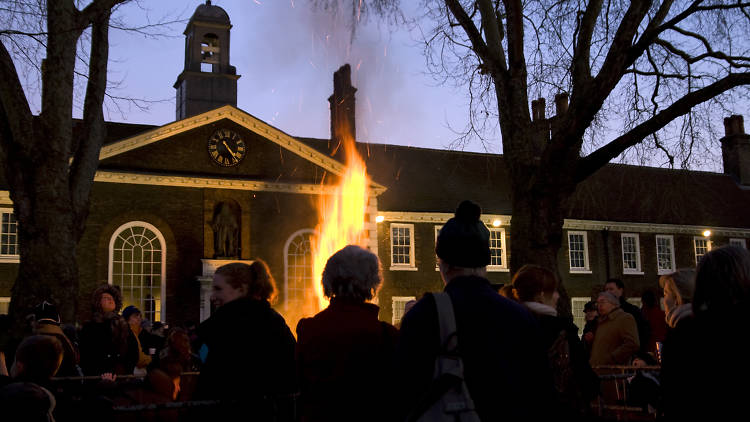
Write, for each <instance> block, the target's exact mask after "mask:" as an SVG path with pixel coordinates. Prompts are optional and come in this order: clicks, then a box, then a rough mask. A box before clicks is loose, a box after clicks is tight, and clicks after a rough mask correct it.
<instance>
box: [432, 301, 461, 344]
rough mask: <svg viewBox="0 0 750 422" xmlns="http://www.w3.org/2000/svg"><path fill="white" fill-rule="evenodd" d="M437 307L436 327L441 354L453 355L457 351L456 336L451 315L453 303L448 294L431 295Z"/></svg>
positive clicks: (452, 314) (454, 324)
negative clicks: (437, 328)
mask: <svg viewBox="0 0 750 422" xmlns="http://www.w3.org/2000/svg"><path fill="white" fill-rule="evenodd" d="M432 297H433V298H435V306H436V307H437V317H438V325H439V328H440V348H441V352H442V353H449V354H452V353H455V352H456V350H457V349H458V336H457V335H456V316H455V314H454V313H453V302H451V297H450V296H448V293H445V292H439V293H432Z"/></svg>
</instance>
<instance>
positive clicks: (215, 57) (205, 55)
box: [201, 34, 221, 72]
mask: <svg viewBox="0 0 750 422" xmlns="http://www.w3.org/2000/svg"><path fill="white" fill-rule="evenodd" d="M220 52H221V49H220V48H219V37H217V36H216V34H206V35H204V36H203V40H201V63H208V64H219V53H220ZM210 71H211V70H209V72H210Z"/></svg>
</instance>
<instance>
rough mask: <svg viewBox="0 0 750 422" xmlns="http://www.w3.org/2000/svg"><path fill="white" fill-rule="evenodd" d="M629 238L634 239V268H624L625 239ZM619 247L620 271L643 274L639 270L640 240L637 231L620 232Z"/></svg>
mask: <svg viewBox="0 0 750 422" xmlns="http://www.w3.org/2000/svg"><path fill="white" fill-rule="evenodd" d="M626 238H631V239H634V240H635V268H625V239H626ZM620 248H621V252H622V273H623V274H635V275H643V271H642V270H641V241H640V236H639V235H638V233H622V234H620Z"/></svg>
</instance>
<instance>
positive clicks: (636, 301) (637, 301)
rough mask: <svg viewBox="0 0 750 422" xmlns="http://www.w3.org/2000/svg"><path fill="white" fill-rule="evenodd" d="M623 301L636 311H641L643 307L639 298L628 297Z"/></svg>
mask: <svg viewBox="0 0 750 422" xmlns="http://www.w3.org/2000/svg"><path fill="white" fill-rule="evenodd" d="M625 301H626V302H628V303H629V304H631V305H633V306H635V307H636V308H638V309H641V308H642V307H643V300H642V299H641V298H639V297H629V298H627V299H625Z"/></svg>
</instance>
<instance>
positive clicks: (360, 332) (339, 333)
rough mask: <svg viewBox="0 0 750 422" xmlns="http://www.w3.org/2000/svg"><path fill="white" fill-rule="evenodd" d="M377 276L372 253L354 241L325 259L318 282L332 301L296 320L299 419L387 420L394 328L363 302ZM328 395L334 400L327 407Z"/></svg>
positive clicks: (376, 284) (375, 285)
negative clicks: (314, 313)
mask: <svg viewBox="0 0 750 422" xmlns="http://www.w3.org/2000/svg"><path fill="white" fill-rule="evenodd" d="M381 281H382V279H381V276H380V262H379V261H378V257H377V255H375V254H373V253H372V252H370V251H368V250H365V249H363V248H361V247H359V246H354V245H349V246H346V247H345V248H343V249H341V250H340V251H338V252H336V253H335V254H333V255H332V256H331V257H330V258H329V259H328V262H327V263H326V266H325V269H324V270H323V278H322V284H323V293H324V294H325V295H326V297H329V298H330V299H331V303H330V305H328V307H327V308H326V309H324V310H323V311H321V312H320V313H318V314H317V315H315V316H314V317H312V318H303V319H301V320H300V321H299V324H298V325H297V366H298V373H299V379H300V394H301V396H300V400H301V403H302V405H301V412H300V413H301V415H302V420H303V421H304V422H324V421H353V420H357V421H373V422H374V421H383V420H389V417H390V414H389V405H390V402H391V401H390V397H388V396H387V393H388V392H389V391H391V389H392V387H393V383H394V382H396V380H397V378H398V377H397V376H396V374H394V372H393V355H394V352H395V348H396V336H397V331H396V328H395V327H393V326H392V325H391V324H388V323H387V322H383V321H380V320H378V312H379V310H380V309H379V308H378V306H377V305H374V304H372V303H368V301H370V300H372V298H374V297H376V295H377V291H378V288H379V287H380V284H381ZM331 400H334V401H335V402H336V403H337V404H336V405H335V406H331V405H330V401H331ZM373 403H377V406H373ZM364 409H368V410H367V411H365V410H364Z"/></svg>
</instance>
